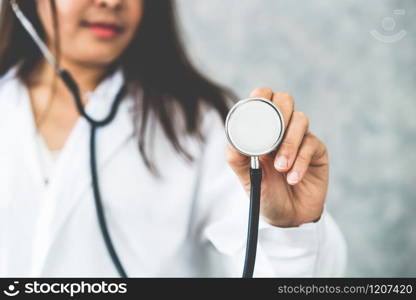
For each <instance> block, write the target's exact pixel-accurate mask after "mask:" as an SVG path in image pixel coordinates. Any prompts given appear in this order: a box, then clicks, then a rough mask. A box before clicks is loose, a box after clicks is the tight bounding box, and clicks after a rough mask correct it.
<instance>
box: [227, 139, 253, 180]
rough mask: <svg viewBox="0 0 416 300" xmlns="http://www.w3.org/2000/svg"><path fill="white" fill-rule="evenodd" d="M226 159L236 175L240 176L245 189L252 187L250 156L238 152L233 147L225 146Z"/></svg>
mask: <svg viewBox="0 0 416 300" xmlns="http://www.w3.org/2000/svg"><path fill="white" fill-rule="evenodd" d="M225 159H226V161H227V163H228V164H229V165H230V167H231V168H232V169H233V171H234V173H235V174H236V175H237V176H238V178H239V179H240V181H241V183H242V184H243V186H244V187H249V186H250V175H249V172H248V170H249V168H250V160H251V159H250V156H247V155H244V154H242V153H240V152H238V151H237V150H236V149H235V148H234V147H233V146H231V145H230V144H227V145H226V146H225Z"/></svg>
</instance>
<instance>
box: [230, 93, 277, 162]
mask: <svg viewBox="0 0 416 300" xmlns="http://www.w3.org/2000/svg"><path fill="white" fill-rule="evenodd" d="M225 131H226V135H227V139H228V141H229V142H230V144H231V145H232V146H233V147H234V148H235V149H237V150H238V151H239V152H241V153H242V154H245V155H248V156H259V155H263V154H267V153H269V152H271V151H273V150H274V149H275V148H276V147H277V146H278V145H279V144H280V142H281V140H282V137H283V135H284V120H283V115H282V113H281V112H280V110H279V109H278V108H277V107H276V106H275V105H274V104H273V103H272V102H271V101H270V100H268V99H265V98H259V97H253V98H247V99H243V100H240V101H238V102H237V103H236V104H235V105H234V106H233V107H232V108H231V109H230V111H229V113H228V116H227V119H226V122H225Z"/></svg>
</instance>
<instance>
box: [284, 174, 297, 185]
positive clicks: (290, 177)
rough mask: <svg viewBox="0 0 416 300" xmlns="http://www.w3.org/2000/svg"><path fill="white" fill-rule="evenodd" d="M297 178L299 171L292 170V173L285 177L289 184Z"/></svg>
mask: <svg viewBox="0 0 416 300" xmlns="http://www.w3.org/2000/svg"><path fill="white" fill-rule="evenodd" d="M298 180H299V173H298V172H296V171H294V172H292V173H290V174H289V176H288V177H287V182H288V183H290V184H293V183H296V182H298Z"/></svg>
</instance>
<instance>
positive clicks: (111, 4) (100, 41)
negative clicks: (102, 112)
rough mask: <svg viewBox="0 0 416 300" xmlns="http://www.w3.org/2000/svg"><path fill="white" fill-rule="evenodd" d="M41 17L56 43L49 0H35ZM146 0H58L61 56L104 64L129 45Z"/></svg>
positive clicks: (49, 36) (50, 42)
mask: <svg viewBox="0 0 416 300" xmlns="http://www.w3.org/2000/svg"><path fill="white" fill-rule="evenodd" d="M35 1H36V4H37V11H38V15H39V17H40V20H41V22H42V24H43V27H44V29H45V31H46V35H47V43H48V44H49V45H53V42H54V38H55V37H54V29H53V18H52V9H51V5H50V0H35ZM142 2H143V0H55V3H56V10H57V16H58V23H59V38H60V46H61V59H63V60H71V61H74V62H77V63H81V64H87V65H93V66H105V65H108V64H110V63H111V62H112V61H114V60H115V59H116V58H117V57H118V56H119V55H120V54H121V53H122V52H123V50H125V49H126V48H127V46H128V45H129V43H130V42H131V40H132V39H133V37H134V34H135V32H136V29H137V28H138V26H139V23H140V20H141V17H142V8H143V5H142V4H143V3H142Z"/></svg>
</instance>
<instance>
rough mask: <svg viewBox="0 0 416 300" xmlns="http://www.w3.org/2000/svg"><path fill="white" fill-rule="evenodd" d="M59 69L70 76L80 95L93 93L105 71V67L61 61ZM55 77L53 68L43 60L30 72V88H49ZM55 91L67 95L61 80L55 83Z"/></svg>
mask: <svg viewBox="0 0 416 300" xmlns="http://www.w3.org/2000/svg"><path fill="white" fill-rule="evenodd" d="M61 67H62V68H64V69H65V70H67V71H68V72H69V73H70V74H71V75H72V77H73V78H74V80H75V81H76V83H77V84H78V87H79V89H80V92H81V94H84V93H85V92H90V91H94V90H95V88H96V87H97V86H98V84H99V83H100V81H101V80H102V78H103V77H104V75H105V73H106V71H107V67H106V66H91V65H82V64H77V63H70V62H68V61H63V60H61ZM56 76H57V75H56V72H55V70H54V68H53V67H52V66H51V65H50V64H49V63H48V62H47V61H46V60H45V59H43V60H42V61H41V62H40V63H39V64H38V66H36V67H35V68H34V70H33V71H32V72H31V74H30V76H29V80H28V81H29V84H30V85H32V86H51V85H52V84H53V81H54V78H56ZM55 89H56V90H55V91H56V93H57V94H67V93H68V88H67V87H66V86H65V84H64V83H63V82H62V80H57V81H56V82H55Z"/></svg>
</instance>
